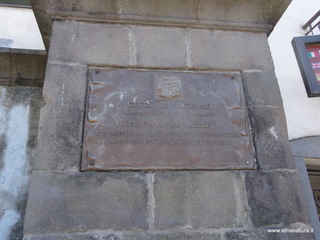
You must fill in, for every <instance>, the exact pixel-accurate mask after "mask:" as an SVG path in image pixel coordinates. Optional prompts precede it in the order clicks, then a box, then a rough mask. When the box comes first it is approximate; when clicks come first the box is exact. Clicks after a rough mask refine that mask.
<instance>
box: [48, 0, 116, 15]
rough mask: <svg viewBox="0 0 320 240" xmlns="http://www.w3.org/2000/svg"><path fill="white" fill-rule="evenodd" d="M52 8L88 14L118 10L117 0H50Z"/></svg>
mask: <svg viewBox="0 0 320 240" xmlns="http://www.w3.org/2000/svg"><path fill="white" fill-rule="evenodd" d="M50 8H51V9H53V10H56V11H70V12H86V13H87V14H88V15H100V16H101V15H103V14H107V13H113V14H115V13H117V12H118V1H117V0H103V1H101V0H91V1H87V0H71V1H50Z"/></svg>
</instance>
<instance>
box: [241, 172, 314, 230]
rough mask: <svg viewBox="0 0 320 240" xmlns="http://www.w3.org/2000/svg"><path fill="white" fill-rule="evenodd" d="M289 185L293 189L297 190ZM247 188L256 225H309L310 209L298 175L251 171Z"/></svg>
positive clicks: (248, 173)
mask: <svg viewBox="0 0 320 240" xmlns="http://www.w3.org/2000/svg"><path fill="white" fill-rule="evenodd" d="M289 186H294V190H292V188H293V187H289ZM246 189H247V196H248V202H249V206H250V208H251V219H252V222H253V225H254V226H256V227H261V226H268V225H276V224H291V223H296V222H301V223H306V224H309V221H310V220H309V215H308V208H307V205H306V203H305V202H304V198H303V194H304V193H303V191H302V187H301V184H300V180H299V178H298V176H297V174H296V173H294V172H262V171H249V172H247V175H246Z"/></svg>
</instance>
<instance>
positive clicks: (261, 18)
mask: <svg viewBox="0 0 320 240" xmlns="http://www.w3.org/2000/svg"><path fill="white" fill-rule="evenodd" d="M199 2H200V3H199V4H200V10H199V19H206V20H212V19H216V20H219V21H233V22H255V23H270V24H275V23H276V22H277V21H278V19H279V18H280V16H281V15H282V13H283V12H284V11H285V9H286V7H287V6H288V4H289V3H290V1H289V0H284V1H277V0H272V1H263V0H257V1H251V0H241V1H236V2H234V1H221V0H200V1H199Z"/></svg>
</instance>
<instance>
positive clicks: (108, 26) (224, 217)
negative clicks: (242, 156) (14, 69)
mask: <svg viewBox="0 0 320 240" xmlns="http://www.w3.org/2000/svg"><path fill="white" fill-rule="evenodd" d="M31 3H32V6H33V9H34V11H35V15H36V17H37V20H38V23H39V26H40V29H41V31H42V34H43V38H44V40H45V42H46V46H47V47H49V46H50V48H48V50H49V54H48V62H47V68H46V77H45V82H44V87H43V96H44V101H45V105H44V107H43V108H42V109H41V114H40V123H39V132H38V145H37V149H36V152H37V154H36V158H35V162H34V167H33V172H32V175H31V180H30V184H29V196H28V204H27V209H26V216H25V224H24V239H25V240H38V239H41V240H43V239H44V240H49V239H50V240H53V239H54V240H66V239H80V240H84V239H86V240H88V239H97V240H98V239H105V240H107V239H108V240H109V239H110V240H111V239H113V240H114V239H119V240H129V239H148V240H149V239H150V240H160V239H161V240H163V239H178V240H179V239H197V240H207V239H210V240H212V239H214V240H231V239H252V240H261V239H290V240H292V239H314V236H313V234H312V233H289V232H281V231H280V230H281V229H292V228H294V229H305V230H311V229H312V226H311V225H310V219H309V213H308V207H307V205H306V203H305V202H304V196H303V191H302V187H301V183H300V179H299V177H298V174H297V170H296V167H295V165H294V163H293V160H292V157H291V153H290V151H289V148H288V139H287V132H286V124H285V116H284V112H283V106H282V100H281V97H280V93H279V89H278V85H277V80H276V78H275V74H274V66H273V63H272V59H271V55H270V51H269V47H268V43H267V33H268V32H269V31H270V30H271V28H272V25H274V24H275V23H276V21H277V19H279V17H280V16H281V14H282V13H283V11H284V9H285V8H286V7H287V5H288V4H289V1H262V0H261V1H260V0H259V1H250V0H241V1H236V2H234V1H220V0H215V1H212V0H211V1H209V0H186V1H183V2H182V1H178V0H170V1H156V0H151V1H150V0H148V1H147V0H134V1H132V0H131V1H127V0H107V1H99V0H94V1H90V2H89V1H81V0H73V1H64V0H51V1H48V0H45V1H43V0H41V1H40V0H33V1H31ZM91 69H102V71H104V70H106V69H122V70H136V71H144V72H146V73H148V72H152V71H155V70H157V71H176V72H179V73H183V74H185V75H186V76H190V74H191V75H192V74H193V73H200V72H201V73H204V74H205V73H206V72H216V73H219V74H224V73H228V74H229V73H231V74H234V75H236V76H238V79H239V80H240V81H241V85H242V86H243V88H241V93H240V94H242V95H243V96H244V100H243V103H245V104H244V106H243V108H242V109H243V110H241V111H240V112H242V113H243V114H245V115H246V116H247V117H243V116H244V115H241V114H239V115H236V116H239V118H238V120H239V121H238V123H239V124H247V125H246V126H247V129H248V131H247V133H245V134H248V136H249V137H250V139H251V140H252V143H253V145H252V153H253V160H252V167H250V168H240V169H237V168H233V167H226V168H224V169H223V170H221V171H218V170H217V169H211V170H204V169H196V168H192V167H190V168H187V169H183V170H181V171H176V170H175V169H171V170H170V171H169V170H164V169H148V171H146V169H143V171H141V170H142V169H139V168H138V169H134V170H135V171H132V169H131V170H130V169H127V170H125V171H115V170H114V169H113V170H114V171H108V167H107V168H106V169H103V170H104V171H85V172H83V171H80V163H81V161H84V159H83V146H84V123H85V122H86V121H88V119H87V114H93V111H94V110H93V109H92V110H90V108H89V110H88V108H87V104H88V102H87V101H88V99H89V103H90V96H89V97H88V84H89V81H90V75H89V72H90V71H91ZM110 79H111V80H110ZM119 79H120V77H119ZM147 79H150V81H151V75H150V77H149V78H147ZM99 81H100V80H99ZM99 81H98V84H97V85H92V86H91V87H92V88H95V89H98V88H99V87H101V86H100V85H99ZM101 81H111V82H115V81H117V79H112V78H106V79H101ZM121 81H122V83H121V84H123V88H124V87H126V86H133V85H132V83H131V82H132V81H135V79H134V77H133V76H131V77H130V76H129V77H127V78H124V77H121ZM126 81H127V82H128V83H127V84H126ZM130 81H131V82H130ZM137 81H138V80H137ZM147 81H149V80H147ZM155 81H156V80H155ZM194 81H197V79H196V78H195V80H194ZM229 81H230V80H229ZM177 82H179V81H177ZM177 82H176V86H179V84H180V83H177ZM184 83H185V81H184V80H183V79H182V80H181V84H184ZM148 84H149V83H148ZM192 84H193V85H192V86H196V85H197V84H196V83H192ZM150 86H151V87H150V89H149V88H147V89H146V90H145V92H148V91H154V88H153V87H152V86H153V85H150ZM222 86H223V85H222ZM120 87H121V86H120ZM133 87H136V88H137V87H138V86H133ZM208 89H211V88H210V87H209V86H208ZM128 91H130V89H128ZM170 91H172V90H170ZM215 91H220V92H219V94H222V93H223V91H224V90H223V88H220V89H218V90H215ZM153 93H154V92H153ZM97 94H101V92H99V91H98V90H97ZM170 94H171V95H172V97H173V96H175V95H176V93H170ZM170 94H169V95H170ZM224 94H225V95H228V94H229V95H230V92H229V91H226V92H225V93H224ZM99 96H101V95H99ZM119 96H120V95H119ZM150 96H154V95H152V94H151V95H150ZM177 96H178V95H177ZM124 97H125V96H124ZM136 97H137V100H136V101H134V100H132V101H131V100H130V99H129V98H128V103H126V104H127V106H126V107H128V104H129V102H143V101H142V100H148V99H142V97H141V96H140V95H139V96H138V95H137V96H136ZM155 98H156V97H155ZM185 98H186V99H188V96H185ZM102 99H103V98H102ZM239 99H241V98H239ZM140 100H141V101H140ZM167 101H173V100H167ZM174 101H179V99H177V100H174ZM217 101H218V100H217ZM106 102H107V103H109V104H108V105H106V104H105V103H106ZM118 102H119V101H116V98H114V99H113V101H112V102H108V100H103V101H100V105H98V106H97V107H99V106H106V108H111V107H112V106H116V105H117V104H118ZM166 103H168V102H165V104H166ZM170 103H171V102H170ZM200 103H202V104H204V103H205V102H200ZM200 103H199V104H200ZM210 103H211V102H209V104H210ZM214 103H215V102H213V104H214ZM90 104H91V103H90ZM92 104H94V103H92ZM110 104H112V105H110ZM165 104H164V105H165ZM194 104H197V102H195V103H194ZM130 105H132V104H129V107H130ZM91 106H94V105H91ZM217 106H218V105H217ZM241 106H242V105H241ZM93 108H94V107H93ZM117 109H118V110H119V111H122V110H123V108H121V107H118V108H117ZM184 111H185V109H182V110H181V108H180V109H179V114H180V113H181V114H182V113H185V112H184ZM197 111H201V109H198V110H197ZM228 111H229V110H228ZM228 111H226V112H227V113H228ZM166 112H168V111H166ZM189 113H192V114H196V113H197V114H199V112H196V111H192V112H189ZM200 113H201V112H200ZM217 113H219V111H218V112H217ZM208 114H209V113H208ZM208 116H210V114H209V115H208ZM241 116H242V117H241ZM193 117H195V118H196V115H195V116H193ZM217 117H219V114H217ZM202 118H205V116H204V115H202ZM202 118H199V119H202ZM230 118H231V119H234V120H235V118H232V117H230ZM129 119H130V118H129ZM208 119H211V120H212V121H209V123H210V122H214V121H215V120H216V119H215V118H212V117H208ZM244 119H247V122H246V121H244ZM89 120H90V119H89ZM91 120H92V121H93V122H92V124H95V123H94V118H92V119H91ZM91 120H90V121H91ZM112 121H113V120H112ZM181 121H184V119H182V120H181ZM199 122H201V121H200V120H199ZM209 123H208V124H209ZM222 123H223V122H222ZM121 124H122V125H121ZM121 124H120V125H113V126H112V127H114V129H115V130H121V129H127V128H129V127H130V120H129V123H128V122H122V123H121ZM219 124H221V121H220V122H219ZM132 125H134V124H132ZM149 125H150V124H149ZM159 125H162V124H159ZM163 125H165V124H163ZM177 125H178V124H177ZM196 126H209V129H210V131H208V132H209V133H210V132H214V131H216V130H217V128H214V127H215V126H216V125H201V124H200V125H196ZM222 126H223V124H222ZM243 126H244V125H243ZM102 127H103V126H102ZM131 127H132V128H133V127H135V126H131ZM136 127H137V126H136ZM211 127H212V128H211ZM132 128H130V132H128V134H135V133H136V132H137V131H138V130H139V131H140V132H141V131H142V132H145V131H146V130H145V126H140V127H139V126H138V127H137V128H133V129H132ZM149 128H152V131H155V129H154V125H153V126H151V127H149ZM102 130H103V128H102ZM128 131H129V130H128ZM179 131H180V130H179ZM192 131H194V130H192ZM102 132H103V131H102ZM176 132H178V130H175V131H173V133H172V134H175V133H176ZM180 132H181V131H180ZM197 132H198V133H199V132H201V133H203V132H205V131H203V129H202V130H201V131H200V130H197ZM192 133H195V131H194V132H192ZM97 134H98V133H95V134H94V136H93V138H92V139H91V140H92V141H94V140H95V139H96V138H95V136H97ZM130 136H131V135H130ZM135 136H136V135H135ZM91 140H90V141H91ZM199 140H201V138H200V139H199ZM251 140H250V141H251ZM88 141H89V140H88ZM99 144H100V145H98V146H99V148H97V149H93V150H92V151H94V152H93V153H92V154H91V155H90V154H89V155H88V156H95V154H96V153H97V152H99V151H101V152H103V149H104V147H105V145H104V144H101V142H99ZM237 146H238V145H237ZM117 147H119V146H118V145H117ZM131 147H133V144H131V143H129V144H127V145H125V146H123V151H127V150H126V149H129V148H131ZM216 148H217V149H218V150H219V149H221V148H219V147H216ZM90 149H91V148H90ZM137 149H138V147H137ZM182 149H183V150H184V152H183V154H181V155H179V158H178V160H177V161H180V160H179V159H181V161H182V160H183V159H184V158H185V159H190V158H192V159H196V158H197V157H198V159H199V161H201V157H199V156H193V155H192V154H193V152H191V151H189V152H188V151H187V150H186V149H187V148H186V147H185V148H182ZM225 151H227V148H226V150H225ZM250 151H251V150H250ZM127 152H130V151H127ZM235 152H236V151H235ZM107 153H108V151H107ZM130 153H131V154H132V155H125V157H126V159H128V160H130V157H132V158H134V159H135V161H133V164H135V163H136V162H138V161H139V158H135V156H136V155H134V154H135V152H134V151H131V152H130ZM232 153H234V152H232ZM119 154H120V153H119ZM122 154H123V153H122ZM200 154H202V153H199V155H200ZM103 156H106V155H104V154H102V157H101V158H99V159H102V160H105V159H103ZM119 156H123V155H121V154H120V155H112V154H111V155H108V156H107V158H108V159H107V160H108V161H110V162H111V163H112V161H114V162H116V161H117V160H118V159H119ZM137 156H140V157H142V156H141V155H137ZM148 156H149V157H148V160H149V161H151V162H152V161H153V160H154V161H156V160H159V158H158V156H157V155H156V154H154V155H152V153H148ZM223 156H224V155H223V154H222V153H221V152H219V151H217V152H215V151H214V152H213V153H210V156H208V158H210V157H211V158H212V159H213V161H214V159H215V158H220V159H221V160H222V161H223ZM123 157H124V156H123ZM225 159H226V161H227V160H229V159H227V157H226V158H225ZM165 160H166V161H168V162H170V156H169V157H168V159H165ZM248 160H250V157H248ZM88 163H89V164H91V163H92V164H95V161H93V162H88ZM92 166H93V165H92ZM93 170H96V169H93ZM122 170H124V169H122ZM270 229H273V230H274V229H276V230H279V231H280V232H277V231H274V232H270V231H268V230H270Z"/></svg>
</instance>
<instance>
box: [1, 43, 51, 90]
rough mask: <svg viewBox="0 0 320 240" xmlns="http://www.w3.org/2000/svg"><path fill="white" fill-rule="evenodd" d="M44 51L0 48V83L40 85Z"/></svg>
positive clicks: (44, 67) (44, 64)
mask: <svg viewBox="0 0 320 240" xmlns="http://www.w3.org/2000/svg"><path fill="white" fill-rule="evenodd" d="M46 61H47V55H46V53H45V52H44V51H38V50H24V49H6V48H0V85H23V86H42V85H43V80H44V75H45V69H46Z"/></svg>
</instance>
